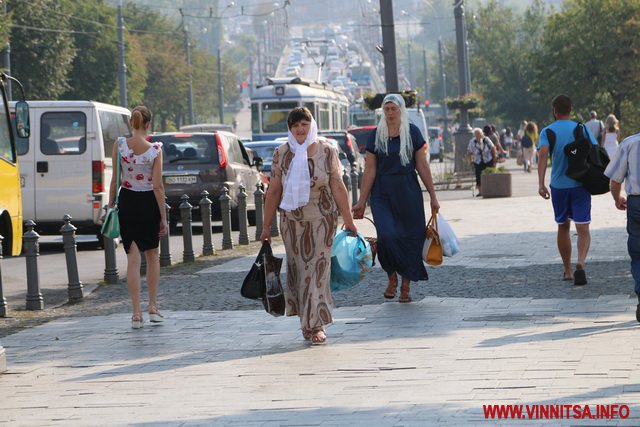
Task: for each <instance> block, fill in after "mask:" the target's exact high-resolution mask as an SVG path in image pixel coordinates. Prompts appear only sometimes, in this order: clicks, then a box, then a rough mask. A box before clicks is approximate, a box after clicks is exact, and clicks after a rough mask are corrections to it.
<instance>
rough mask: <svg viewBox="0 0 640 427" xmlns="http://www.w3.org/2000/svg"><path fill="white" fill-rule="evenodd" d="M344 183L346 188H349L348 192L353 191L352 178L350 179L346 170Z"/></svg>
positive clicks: (343, 173) (344, 169) (343, 172)
mask: <svg viewBox="0 0 640 427" xmlns="http://www.w3.org/2000/svg"><path fill="white" fill-rule="evenodd" d="M342 182H344V186H345V187H347V191H349V190H351V178H349V174H348V173H347V169H346V168H343V169H342Z"/></svg>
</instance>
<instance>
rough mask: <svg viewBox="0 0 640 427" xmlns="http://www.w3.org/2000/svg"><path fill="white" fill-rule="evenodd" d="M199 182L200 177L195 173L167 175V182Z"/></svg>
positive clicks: (165, 181)
mask: <svg viewBox="0 0 640 427" xmlns="http://www.w3.org/2000/svg"><path fill="white" fill-rule="evenodd" d="M196 182H198V177H197V176H195V175H183V176H165V177H164V183H165V184H195V183H196Z"/></svg>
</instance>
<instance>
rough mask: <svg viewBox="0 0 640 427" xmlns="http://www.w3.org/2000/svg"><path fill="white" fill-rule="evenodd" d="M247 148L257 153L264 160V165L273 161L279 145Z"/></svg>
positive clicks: (249, 145) (249, 146) (251, 145)
mask: <svg viewBox="0 0 640 427" xmlns="http://www.w3.org/2000/svg"><path fill="white" fill-rule="evenodd" d="M246 147H247V148H251V149H252V150H253V151H255V152H256V154H257V156H258V157H260V158H261V159H262V162H263V163H271V160H273V152H274V151H275V150H276V148H278V145H253V144H247V145H246Z"/></svg>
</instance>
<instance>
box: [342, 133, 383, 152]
mask: <svg viewBox="0 0 640 427" xmlns="http://www.w3.org/2000/svg"><path fill="white" fill-rule="evenodd" d="M375 131H376V130H375V128H374V129H352V130H350V131H349V133H350V134H351V135H353V136H354V137H355V138H356V143H357V145H358V149H359V150H360V152H361V153H364V152H365V150H366V147H367V141H369V138H370V136H371V133H372V132H375Z"/></svg>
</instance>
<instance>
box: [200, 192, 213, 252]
mask: <svg viewBox="0 0 640 427" xmlns="http://www.w3.org/2000/svg"><path fill="white" fill-rule="evenodd" d="M200 194H201V195H202V199H200V203H199V205H200V215H201V216H202V255H213V254H214V252H215V250H214V248H213V236H212V235H211V200H209V198H208V197H207V196H208V195H209V192H208V191H207V190H203V191H202V193H200Z"/></svg>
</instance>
